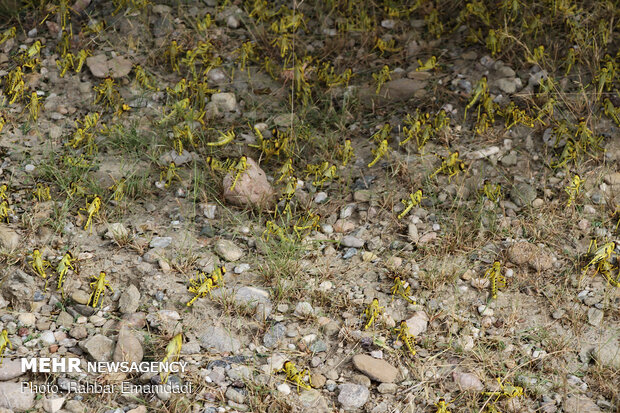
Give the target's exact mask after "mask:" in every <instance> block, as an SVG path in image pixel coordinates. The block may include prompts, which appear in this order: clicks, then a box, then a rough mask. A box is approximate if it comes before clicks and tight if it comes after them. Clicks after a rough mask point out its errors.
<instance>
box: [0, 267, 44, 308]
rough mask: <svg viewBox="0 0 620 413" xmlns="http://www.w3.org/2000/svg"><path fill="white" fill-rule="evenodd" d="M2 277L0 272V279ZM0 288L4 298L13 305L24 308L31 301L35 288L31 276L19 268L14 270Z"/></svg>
mask: <svg viewBox="0 0 620 413" xmlns="http://www.w3.org/2000/svg"><path fill="white" fill-rule="evenodd" d="M3 275H4V274H3V271H0V278H2V276H3ZM0 288H1V291H2V295H3V296H4V298H6V299H7V300H9V301H12V302H13V305H15V306H18V307H25V306H26V305H27V304H28V303H29V302H31V301H32V299H33V297H34V290H35V288H36V286H35V282H34V277H33V276H31V275H29V274H26V273H25V272H24V271H22V270H20V269H19V268H14V269H13V270H12V272H11V273H10V274H9V276H8V278H7V279H5V281H4V282H3V283H2V285H1V286H0Z"/></svg>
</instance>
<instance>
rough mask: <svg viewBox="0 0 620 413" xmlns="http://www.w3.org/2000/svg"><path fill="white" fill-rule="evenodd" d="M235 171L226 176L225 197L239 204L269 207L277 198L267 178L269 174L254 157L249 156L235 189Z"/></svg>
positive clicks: (224, 184) (224, 183)
mask: <svg viewBox="0 0 620 413" xmlns="http://www.w3.org/2000/svg"><path fill="white" fill-rule="evenodd" d="M233 177H234V176H233V173H232V172H230V173H228V174H227V175H226V176H225V177H224V182H223V186H224V199H225V200H226V201H228V202H230V203H232V204H234V205H238V206H256V207H259V208H265V207H269V206H270V205H271V204H272V203H273V201H274V198H275V192H274V190H273V187H272V186H271V184H270V183H269V181H268V180H267V175H265V172H264V171H263V170H262V169H261V168H260V166H258V164H257V163H256V162H255V161H254V159H252V158H249V157H248V158H247V168H246V170H245V172H244V173H243V174H241V176H240V177H239V179H238V180H237V183H236V185H235V187H234V189H233V190H232V191H231V190H230V187H231V185H232V182H233Z"/></svg>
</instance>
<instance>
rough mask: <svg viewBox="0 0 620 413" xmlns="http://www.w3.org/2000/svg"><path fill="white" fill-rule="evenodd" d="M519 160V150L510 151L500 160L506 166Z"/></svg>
mask: <svg viewBox="0 0 620 413" xmlns="http://www.w3.org/2000/svg"><path fill="white" fill-rule="evenodd" d="M517 160H518V155H517V151H510V152H508V153H507V154H506V155H504V156H502V158H501V159H500V162H501V163H502V165H504V166H512V165H516V164H517Z"/></svg>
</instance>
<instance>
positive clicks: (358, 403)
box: [338, 383, 370, 410]
mask: <svg viewBox="0 0 620 413" xmlns="http://www.w3.org/2000/svg"><path fill="white" fill-rule="evenodd" d="M339 388H340V394H338V402H339V403H340V405H341V406H342V408H343V409H345V410H356V409H359V408H360V407H362V406H363V405H364V404H365V403H366V401H367V400H368V397H369V396H370V392H369V391H368V389H367V388H366V387H365V386H362V385H361V384H354V383H344V384H341V385H340V386H339Z"/></svg>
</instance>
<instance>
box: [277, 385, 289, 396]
mask: <svg viewBox="0 0 620 413" xmlns="http://www.w3.org/2000/svg"><path fill="white" fill-rule="evenodd" d="M276 390H278V391H279V392H280V393H282V394H283V395H284V396H288V395H289V394H290V393H291V386H289V385H288V384H286V383H282V384H278V385H277V386H276Z"/></svg>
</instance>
